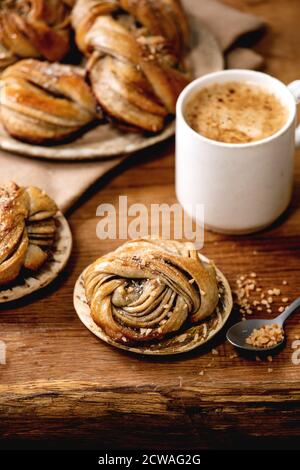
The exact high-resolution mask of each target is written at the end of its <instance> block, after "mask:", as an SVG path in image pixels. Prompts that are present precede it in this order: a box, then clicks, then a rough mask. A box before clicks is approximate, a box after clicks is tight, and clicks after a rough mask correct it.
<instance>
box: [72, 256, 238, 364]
mask: <svg viewBox="0 0 300 470" xmlns="http://www.w3.org/2000/svg"><path fill="white" fill-rule="evenodd" d="M199 257H200V258H201V260H202V261H203V262H204V263H205V262H207V261H208V260H207V258H206V257H205V256H203V255H200V254H199ZM216 271H217V279H218V286H219V293H220V300H219V303H218V306H217V308H216V310H215V312H214V313H213V314H212V315H211V316H210V317H209V318H207V319H206V320H205V321H203V322H201V323H199V324H198V325H193V326H191V327H190V328H188V329H186V330H184V331H182V332H181V333H180V334H179V335H177V336H174V337H169V338H166V339H163V340H160V341H159V342H154V343H151V344H149V343H148V344H141V345H138V346H134V347H133V346H126V345H125V344H120V343H117V342H116V341H114V340H112V339H111V338H110V337H109V336H107V335H106V333H105V332H104V331H103V330H102V329H101V328H100V327H99V326H98V325H97V324H96V323H95V322H94V320H93V318H92V316H91V311H90V307H89V305H88V303H87V301H86V296H85V290H84V284H83V275H84V272H85V271H83V273H81V275H80V276H79V278H78V279H77V282H76V284H75V288H74V297H73V301H74V307H75V310H76V312H77V315H78V317H79V318H80V320H81V321H82V323H83V324H84V325H85V326H86V327H87V328H88V329H89V330H90V331H91V332H92V333H94V335H96V336H98V338H100V339H102V340H103V341H105V342H106V343H108V344H110V345H111V346H115V347H116V348H118V349H124V350H126V351H130V352H133V353H136V354H146V355H151V356H166V355H173V354H180V353H184V352H187V351H191V350H192V349H195V348H197V347H199V346H201V345H203V344H205V343H207V341H209V340H210V339H212V338H213V337H214V336H215V335H216V334H217V333H218V332H219V331H220V330H221V328H223V326H224V325H225V323H226V321H227V319H228V317H229V315H230V313H231V310H232V306H233V302H232V295H231V289H230V286H229V283H228V281H227V279H226V278H225V276H224V274H223V273H222V272H221V271H220V270H219V269H216Z"/></svg>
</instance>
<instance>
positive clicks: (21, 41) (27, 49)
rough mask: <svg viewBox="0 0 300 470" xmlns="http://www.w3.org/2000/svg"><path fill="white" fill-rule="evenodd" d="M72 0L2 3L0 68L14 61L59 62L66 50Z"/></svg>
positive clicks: (19, 0) (18, 0) (6, 1)
mask: <svg viewBox="0 0 300 470" xmlns="http://www.w3.org/2000/svg"><path fill="white" fill-rule="evenodd" d="M73 4H74V2H73V1H72V0H2V2H1V5H0V51H1V54H0V69H1V68H3V67H6V66H7V65H9V64H11V63H13V62H15V61H17V60H18V59H20V58H21V59H22V58H27V57H34V58H39V57H41V58H45V59H47V60H49V61H58V60H61V59H62V58H63V57H64V56H65V55H66V53H67V52H68V50H69V35H70V21H69V17H70V7H72V5H73Z"/></svg>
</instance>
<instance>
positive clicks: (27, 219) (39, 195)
mask: <svg viewBox="0 0 300 470" xmlns="http://www.w3.org/2000/svg"><path fill="white" fill-rule="evenodd" d="M56 213H57V206H56V204H55V202H54V201H53V200H52V199H51V198H50V197H49V196H48V195H47V194H45V192H43V191H42V190H41V189H39V188H35V187H32V186H30V187H28V188H21V187H19V186H18V185H16V184H15V183H9V184H8V185H6V186H5V187H3V188H0V285H5V284H8V283H9V282H11V281H13V280H14V279H16V278H17V277H18V275H19V273H20V271H21V269H22V267H25V268H27V269H30V270H33V271H36V270H38V269H39V268H40V267H41V266H42V265H43V264H44V262H45V261H46V259H47V258H48V252H47V249H48V248H51V247H52V246H53V244H54V240H55V232H56V225H55V221H54V219H53V217H54V216H55V214H56Z"/></svg>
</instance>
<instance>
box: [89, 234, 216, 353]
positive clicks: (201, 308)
mask: <svg viewBox="0 0 300 470" xmlns="http://www.w3.org/2000/svg"><path fill="white" fill-rule="evenodd" d="M83 280H84V288H85V294H86V299H87V302H88V305H89V307H90V311H91V316H92V318H93V320H94V322H95V323H96V324H97V325H99V326H100V327H101V329H102V330H103V331H104V332H105V334H106V335H107V336H109V337H110V338H111V339H112V340H113V341H114V342H120V343H124V342H125V343H126V344H127V345H128V344H129V345H130V344H139V343H144V342H149V341H150V342H151V341H154V340H161V339H164V338H166V337H168V336H170V335H173V336H174V335H176V334H179V333H180V332H182V330H183V329H184V328H186V327H189V326H191V325H195V324H198V323H199V322H201V321H203V320H204V319H206V318H208V317H209V316H210V315H212V314H213V313H214V312H215V309H216V307H217V304H218V302H219V292H218V282H217V276H216V270H215V267H214V265H213V264H209V263H205V264H204V263H203V262H202V261H201V259H200V258H199V256H198V252H197V251H196V249H195V247H194V245H193V244H192V243H180V242H176V241H162V240H151V239H141V240H135V241H130V242H128V243H125V244H124V245H122V246H121V247H120V248H118V249H117V250H115V251H114V252H112V253H109V254H107V255H105V256H103V257H102V258H99V259H98V260H96V261H95V262H94V263H93V264H92V265H90V266H89V267H88V268H87V270H86V271H85V273H84V276H83Z"/></svg>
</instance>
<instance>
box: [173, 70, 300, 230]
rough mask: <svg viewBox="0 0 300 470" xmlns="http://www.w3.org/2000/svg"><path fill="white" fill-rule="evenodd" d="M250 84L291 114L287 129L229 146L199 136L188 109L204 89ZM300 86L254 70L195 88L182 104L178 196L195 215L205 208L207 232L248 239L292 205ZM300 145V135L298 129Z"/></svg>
mask: <svg viewBox="0 0 300 470" xmlns="http://www.w3.org/2000/svg"><path fill="white" fill-rule="evenodd" d="M229 81H238V82H247V83H250V84H254V85H258V86H263V87H264V88H265V89H267V90H268V91H269V92H272V93H274V95H275V96H277V97H278V98H279V100H280V101H281V102H282V103H283V105H284V106H285V107H286V108H287V110H288V118H287V121H286V123H285V125H284V126H283V127H282V128H281V129H280V130H279V131H278V132H276V133H275V134H273V135H271V136H269V137H267V138H265V139H263V140H260V141H256V142H250V143H245V144H228V143H222V142H217V141H213V140H210V139H207V138H206V137H204V136H202V135H200V134H199V133H197V132H195V131H194V130H193V129H192V128H191V127H190V126H189V125H188V123H187V121H186V119H185V111H186V104H187V103H188V102H189V100H191V99H192V98H193V95H195V93H197V92H198V91H199V90H200V89H201V88H203V87H207V86H209V85H211V84H213V83H224V82H229ZM299 101H300V80H298V81H295V82H293V83H291V84H290V85H288V86H286V85H284V84H283V83H282V82H280V81H279V80H277V79H275V78H273V77H271V76H270V75H267V74H264V73H261V72H255V71H251V70H224V71H221V72H215V73H211V74H208V75H205V76H203V77H201V78H198V79H196V80H194V81H193V82H192V83H190V84H189V85H188V86H187V87H186V88H185V89H184V90H183V92H182V93H181V95H180V97H179V99H178V101H177V111H176V115H177V121H176V193H177V198H178V200H179V202H180V203H181V205H182V206H183V208H184V209H185V210H186V212H187V213H188V214H189V215H193V214H194V213H195V212H193V211H191V208H193V207H194V206H195V205H197V204H203V205H204V221H203V220H201V221H198V222H200V223H204V224H205V227H206V228H208V229H211V230H215V231H218V232H222V233H231V234H243V233H250V232H255V231H258V230H261V229H263V228H265V227H267V226H268V225H270V224H271V223H272V222H274V220H276V219H277V217H279V216H280V215H281V214H282V213H283V212H284V211H285V209H286V208H287V206H288V205H289V202H290V200H291V194H292V186H293V167H294V151H295V129H296V115H297V112H296V110H297V108H296V103H297V102H299ZM296 144H297V145H299V144H300V129H299V128H298V129H296Z"/></svg>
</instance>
